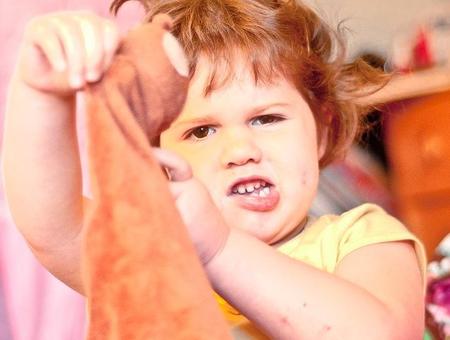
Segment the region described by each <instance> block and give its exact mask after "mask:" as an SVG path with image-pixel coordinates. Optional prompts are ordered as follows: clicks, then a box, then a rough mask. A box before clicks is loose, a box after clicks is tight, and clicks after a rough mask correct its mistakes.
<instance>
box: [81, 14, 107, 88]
mask: <svg viewBox="0 0 450 340" xmlns="http://www.w3.org/2000/svg"><path fill="white" fill-rule="evenodd" d="M74 19H75V20H76V21H77V22H78V24H79V27H80V30H81V34H82V37H83V46H84V52H85V63H84V76H85V79H86V80H87V81H91V82H94V81H97V80H99V79H100V77H101V75H102V67H103V58H104V57H105V50H104V46H103V36H102V29H101V28H100V25H101V21H100V20H99V19H98V18H96V17H95V16H94V15H93V14H84V15H78V16H75V17H74Z"/></svg>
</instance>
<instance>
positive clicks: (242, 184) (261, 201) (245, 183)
mask: <svg viewBox="0 0 450 340" xmlns="http://www.w3.org/2000/svg"><path fill="white" fill-rule="evenodd" d="M228 196H229V197H230V198H232V199H233V201H234V202H235V203H236V204H237V205H238V206H240V207H241V208H244V209H246V210H252V211H259V212H266V211H271V210H273V209H275V207H276V206H277V205H278V202H279V200H280V194H279V192H278V190H277V189H276V186H275V185H274V184H273V183H271V182H270V181H269V180H268V179H267V178H262V177H256V176H254V177H248V178H244V179H242V178H241V179H239V180H237V181H236V182H234V184H233V185H231V187H230V189H229V191H228Z"/></svg>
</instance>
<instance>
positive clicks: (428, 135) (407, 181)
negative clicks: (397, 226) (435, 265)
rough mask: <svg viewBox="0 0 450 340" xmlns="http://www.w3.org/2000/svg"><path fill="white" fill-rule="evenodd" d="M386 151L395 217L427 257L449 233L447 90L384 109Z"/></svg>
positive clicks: (449, 96) (449, 110)
mask: <svg viewBox="0 0 450 340" xmlns="http://www.w3.org/2000/svg"><path fill="white" fill-rule="evenodd" d="M387 114H388V115H389V119H388V124H387V129H386V136H385V137H386V147H387V153H388V157H389V163H390V166H391V173H392V176H391V178H392V182H391V185H392V190H393V194H394V199H395V202H396V206H397V208H398V213H399V216H400V218H401V219H402V220H403V222H405V223H406V225H407V226H408V227H409V228H410V229H411V230H412V231H413V232H414V233H415V234H416V235H417V236H418V237H419V238H420V239H422V241H423V242H424V243H425V246H426V248H427V254H428V256H429V258H432V257H433V256H434V249H435V248H436V246H437V244H438V243H439V241H440V240H442V238H443V237H444V236H445V235H446V234H448V233H450V91H449V92H443V93H439V94H434V95H429V96H426V97H422V98H420V99H414V100H413V101H410V102H407V103H406V102H405V103H401V104H399V103H397V104H396V105H395V109H390V110H388V112H387Z"/></svg>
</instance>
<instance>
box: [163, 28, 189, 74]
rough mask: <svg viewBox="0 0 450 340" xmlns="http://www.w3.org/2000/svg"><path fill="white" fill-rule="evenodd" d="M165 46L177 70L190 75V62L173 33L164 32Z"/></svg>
mask: <svg viewBox="0 0 450 340" xmlns="http://www.w3.org/2000/svg"><path fill="white" fill-rule="evenodd" d="M163 48H164V51H165V52H166V55H167V57H168V58H169V61H170V62H171V64H172V66H173V67H174V68H175V70H177V72H178V73H179V74H180V75H181V76H183V77H187V76H188V75H189V64H188V61H187V58H186V55H185V54H184V51H183V49H182V48H181V45H180V43H179V42H178V40H176V39H175V37H174V36H173V35H172V34H170V33H164V37H163Z"/></svg>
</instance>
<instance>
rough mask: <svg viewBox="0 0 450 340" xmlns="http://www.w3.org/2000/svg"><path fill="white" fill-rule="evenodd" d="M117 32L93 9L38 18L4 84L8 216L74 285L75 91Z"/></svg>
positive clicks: (77, 206) (78, 208)
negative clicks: (6, 96) (11, 76)
mask: <svg viewBox="0 0 450 340" xmlns="http://www.w3.org/2000/svg"><path fill="white" fill-rule="evenodd" d="M118 40H119V38H118V33H117V29H116V27H115V26H114V24H112V23H111V22H110V21H108V20H105V19H103V18H99V17H97V16H95V15H93V14H90V13H86V12H74V13H69V12H65V13H55V14H50V15H47V16H43V17H39V18H36V19H34V20H32V21H31V22H30V24H29V25H28V26H27V29H26V33H25V35H24V41H23V43H22V46H21V51H20V56H19V61H18V63H17V67H16V69H15V72H14V76H13V78H12V80H11V83H10V88H9V95H8V102H7V110H6V120H5V132H4V141H3V160H2V161H3V173H4V183H5V191H6V196H7V200H8V203H9V206H10V210H11V212H12V215H13V219H14V221H15V223H16V225H17V227H18V228H19V229H20V231H21V232H22V234H23V235H24V236H25V238H26V240H27V241H28V243H29V245H30V246H31V248H32V250H33V252H34V253H35V254H36V256H37V257H38V259H39V260H40V261H41V262H42V263H43V264H44V265H45V266H46V267H47V268H48V269H49V270H50V271H51V272H52V273H54V274H55V275H56V276H57V277H58V278H60V279H61V280H63V281H64V282H65V283H67V284H68V285H70V286H72V287H73V288H75V289H77V290H78V291H81V290H82V287H81V278H80V268H79V267H80V261H79V259H80V231H81V226H82V219H83V214H82V211H83V209H82V204H83V202H82V200H83V198H82V192H81V187H82V186H81V170H80V160H79V154H78V146H77V138H76V131H75V114H74V111H75V92H76V91H77V90H78V89H80V88H82V86H83V85H84V83H85V82H89V81H96V80H98V78H99V77H100V76H101V74H102V73H103V72H104V70H105V69H106V68H107V67H108V66H109V63H110V61H111V59H112V56H113V54H114V52H115V49H116V47H117V45H118Z"/></svg>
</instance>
